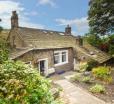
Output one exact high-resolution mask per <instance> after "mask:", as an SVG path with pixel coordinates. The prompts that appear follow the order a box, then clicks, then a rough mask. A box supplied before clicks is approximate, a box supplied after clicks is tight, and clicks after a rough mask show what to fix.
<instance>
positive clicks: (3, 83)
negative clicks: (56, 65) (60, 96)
mask: <svg viewBox="0 0 114 104" xmlns="http://www.w3.org/2000/svg"><path fill="white" fill-rule="evenodd" d="M52 103H54V98H53V97H52V94H51V92H50V82H49V81H48V80H46V79H45V78H43V77H41V76H40V75H39V74H38V71H37V70H36V69H33V68H30V67H28V66H27V65H25V64H24V63H22V62H13V61H7V62H5V63H4V64H2V65H0V104H52Z"/></svg>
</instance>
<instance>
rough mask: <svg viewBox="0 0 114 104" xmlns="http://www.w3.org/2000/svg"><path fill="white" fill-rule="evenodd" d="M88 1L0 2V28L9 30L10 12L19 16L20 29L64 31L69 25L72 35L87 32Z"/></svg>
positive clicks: (39, 0) (7, 0)
mask: <svg viewBox="0 0 114 104" xmlns="http://www.w3.org/2000/svg"><path fill="white" fill-rule="evenodd" d="M88 2H89V0H0V18H1V19H2V22H0V26H2V27H3V28H8V29H9V28H10V27H11V24H10V18H11V14H12V11H14V10H16V11H17V13H18V15H19V26H20V27H31V28H40V29H48V30H54V31H61V32H62V31H63V32H64V31H65V27H66V26H67V25H68V24H69V25H70V26H71V27H72V33H73V34H74V35H84V34H85V33H87V32H88V30H89V26H88V20H87V16H88V8H89V7H88Z"/></svg>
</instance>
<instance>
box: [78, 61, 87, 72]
mask: <svg viewBox="0 0 114 104" xmlns="http://www.w3.org/2000/svg"><path fill="white" fill-rule="evenodd" d="M79 67H80V72H84V71H86V69H87V67H88V64H87V62H84V63H80V65H79Z"/></svg>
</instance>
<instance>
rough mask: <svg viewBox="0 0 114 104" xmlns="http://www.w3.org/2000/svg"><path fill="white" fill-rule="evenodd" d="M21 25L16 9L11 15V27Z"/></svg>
mask: <svg viewBox="0 0 114 104" xmlns="http://www.w3.org/2000/svg"><path fill="white" fill-rule="evenodd" d="M17 27H19V25H18V14H17V13H16V11H12V16H11V28H17Z"/></svg>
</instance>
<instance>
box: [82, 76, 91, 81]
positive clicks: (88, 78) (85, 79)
mask: <svg viewBox="0 0 114 104" xmlns="http://www.w3.org/2000/svg"><path fill="white" fill-rule="evenodd" d="M82 82H84V83H90V82H91V78H90V77H88V76H87V77H84V78H83V79H82Z"/></svg>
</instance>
